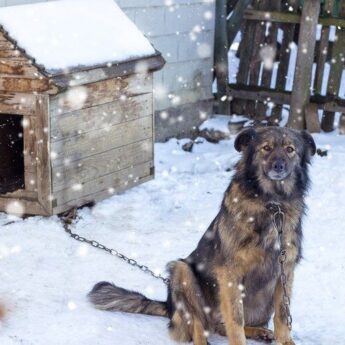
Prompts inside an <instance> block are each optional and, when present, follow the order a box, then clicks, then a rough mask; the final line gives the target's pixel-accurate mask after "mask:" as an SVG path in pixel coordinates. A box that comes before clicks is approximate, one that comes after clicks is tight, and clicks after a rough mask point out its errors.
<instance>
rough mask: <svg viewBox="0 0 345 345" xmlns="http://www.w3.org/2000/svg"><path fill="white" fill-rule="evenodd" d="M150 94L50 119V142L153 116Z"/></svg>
mask: <svg viewBox="0 0 345 345" xmlns="http://www.w3.org/2000/svg"><path fill="white" fill-rule="evenodd" d="M152 102H153V97H152V94H151V93H147V94H143V95H139V96H134V97H129V98H127V99H126V100H124V101H123V100H116V101H114V102H109V103H105V104H101V105H97V106H94V107H90V108H86V109H81V110H76V111H73V112H70V113H67V114H61V115H57V116H53V117H51V133H50V135H51V141H52V142H55V141H58V140H61V139H65V138H71V137H74V136H77V135H80V134H82V133H86V132H89V131H90V130H95V129H100V128H106V127H110V126H113V125H115V124H119V123H123V122H126V121H131V120H134V119H137V118H139V117H145V116H148V115H152V114H153V106H152Z"/></svg>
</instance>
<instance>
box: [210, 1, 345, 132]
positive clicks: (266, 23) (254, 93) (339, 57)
mask: <svg viewBox="0 0 345 345" xmlns="http://www.w3.org/2000/svg"><path fill="white" fill-rule="evenodd" d="M238 31H241V35H242V40H241V42H240V45H239V48H238V51H237V56H238V57H239V67H238V72H237V76H236V82H235V83H229V79H228V78H229V77H228V50H229V47H230V45H231V43H232V42H233V40H234V38H235V36H236V34H237V32H238ZM215 35H216V36H215V39H216V40H215V77H216V79H217V100H218V112H219V113H222V114H234V113H236V114H244V115H248V116H250V117H251V118H253V119H256V120H267V121H268V122H269V123H271V124H277V123H279V121H280V120H281V116H282V109H283V107H287V108H289V120H288V126H289V127H292V128H296V129H303V128H307V129H308V130H310V131H311V132H318V131H320V128H322V129H323V130H324V131H326V132H329V131H332V130H333V129H334V128H333V123H334V117H335V112H339V113H340V114H341V116H340V122H339V127H340V129H341V130H342V131H345V99H344V92H345V87H344V86H345V85H341V78H342V73H343V70H344V58H345V0H338V1H337V0H324V1H320V0H304V1H301V0H288V1H286V0H284V1H280V0H279V1H271V0H238V1H234V0H232V1H226V0H217V1H216V34H215ZM294 47H295V48H294ZM293 49H294V50H293ZM292 52H294V54H292ZM265 54H266V57H265ZM267 55H268V58H267ZM270 58H271V60H272V59H273V61H272V62H273V63H269V62H270V61H269V60H270ZM265 59H268V63H267V61H265ZM289 69H290V73H291V69H292V73H293V82H292V84H291V83H289V82H288V80H287V75H288V72H289ZM319 112H322V119H321V121H319V115H318V113H319Z"/></svg>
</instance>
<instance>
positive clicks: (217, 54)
mask: <svg viewBox="0 0 345 345" xmlns="http://www.w3.org/2000/svg"><path fill="white" fill-rule="evenodd" d="M226 17H227V2H226V0H216V18H215V20H216V27H215V39H214V42H215V43H214V71H215V76H216V78H217V101H218V106H219V108H218V112H219V113H220V114H229V115H230V101H229V99H228V95H229V92H228V91H229V65H228V51H229V44H228V35H227V28H226Z"/></svg>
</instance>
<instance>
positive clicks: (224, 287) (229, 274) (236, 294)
mask: <svg viewBox="0 0 345 345" xmlns="http://www.w3.org/2000/svg"><path fill="white" fill-rule="evenodd" d="M216 272H217V273H216V274H217V281H218V286H219V301H220V309H221V313H222V316H223V320H224V323H225V329H226V335H227V336H228V339H229V344H231V345H245V344H246V337H245V333H244V316H243V303H242V296H241V293H242V291H241V289H240V286H239V284H240V282H241V277H239V276H238V274H236V271H235V270H231V269H229V267H226V266H224V267H219V268H218V269H217V271H216Z"/></svg>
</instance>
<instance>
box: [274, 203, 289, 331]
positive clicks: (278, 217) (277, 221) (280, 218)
mask: <svg viewBox="0 0 345 345" xmlns="http://www.w3.org/2000/svg"><path fill="white" fill-rule="evenodd" d="M269 209H270V210H271V211H272V212H273V225H274V227H275V229H276V230H277V233H278V238H279V244H280V253H279V264H280V281H281V284H282V287H283V305H284V309H285V315H286V324H287V326H288V328H289V330H290V331H291V329H292V316H291V312H290V297H289V294H288V291H287V275H286V273H285V267H284V263H285V261H286V247H285V245H286V243H285V241H284V233H283V231H284V226H285V213H284V212H283V211H282V209H281V207H280V205H279V204H271V205H269Z"/></svg>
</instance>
